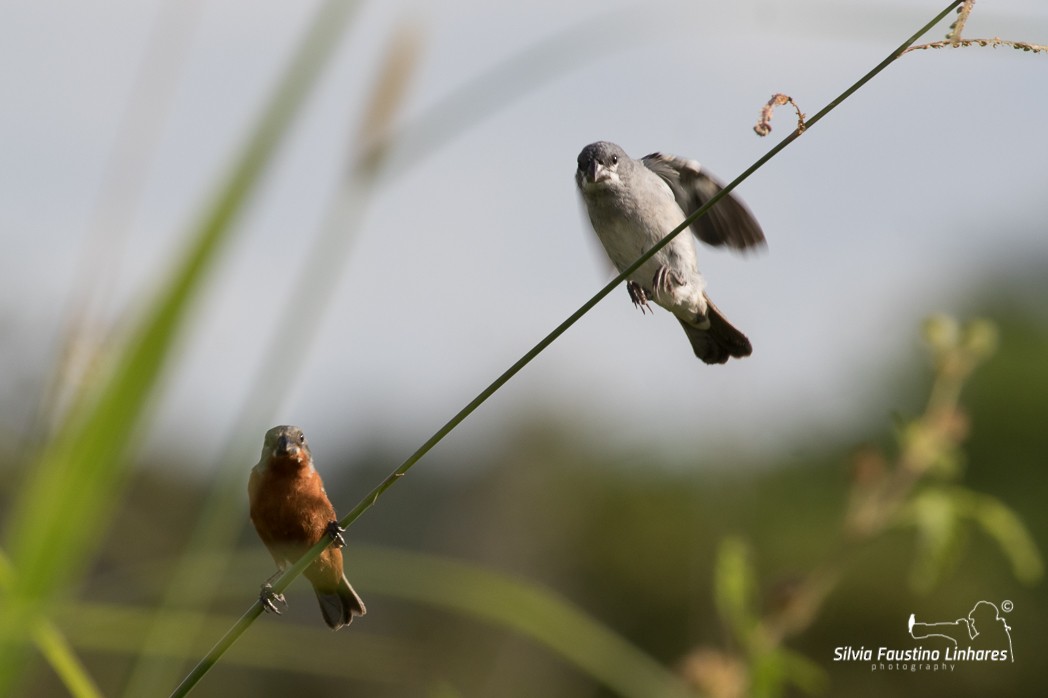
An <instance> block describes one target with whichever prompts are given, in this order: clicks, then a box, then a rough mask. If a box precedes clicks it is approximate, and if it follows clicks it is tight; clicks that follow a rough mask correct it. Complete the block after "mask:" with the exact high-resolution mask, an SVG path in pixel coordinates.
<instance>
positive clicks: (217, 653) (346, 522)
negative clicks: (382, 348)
mask: <svg viewBox="0 0 1048 698" xmlns="http://www.w3.org/2000/svg"><path fill="white" fill-rule="evenodd" d="M961 2H963V0H954V2H951V3H950V4H949V6H947V8H946V9H944V10H943V11H942V12H940V13H939V14H937V15H936V16H935V18H934V19H932V20H931V21H930V22H928V23H927V24H925V25H924V26H923V27H922V28H921V29H920V30H919V31H918V32H916V33H915V34H914V35H913V36H911V37H910V38H909V39H907V40H906V41H905V42H903V43H902V44H901V45H900V46H899V47H898V48H897V49H895V50H894V51H892V52H891V53H890V54H889V55H888V57H887V58H885V59H884V60H883V61H881V62H880V63H878V64H877V66H875V67H874V68H873V69H872V70H870V71H869V72H868V73H866V74H865V75H864V76H863V77H861V78H860V79H859V80H858V81H856V82H855V83H854V84H852V85H851V86H850V87H848V89H846V90H845V91H844V92H842V93H841V95H840V96H839V97H837V98H836V99H834V100H833V101H832V102H830V103H829V104H828V105H826V106H825V107H824V108H823V109H822V110H820V111H819V112H818V113H817V114H816V115H815V116H813V117H812V118H811V119H809V120H808V121H807V122H805V124H804V127H803V129H802V128H798V129H796V130H794V131H793V133H791V134H790V135H788V136H786V137H785V138H784V139H783V140H782V141H781V142H779V143H778V144H777V145H776V146H774V147H773V148H772V149H771V150H769V151H768V152H767V153H766V154H765V155H764V156H763V157H761V158H760V159H759V160H757V161H756V162H755V163H754V164H753V165H751V166H750V167H749V168H748V169H746V170H745V171H744V172H743V173H742V174H740V175H739V176H738V177H736V178H735V179H734V180H732V181H731V182H730V183H728V184H727V185H725V187H724V188H723V189H722V190H721V191H720V192H718V193H717V195H715V196H714V197H712V198H711V199H710V200H709V201H708V202H707V203H706V205H704V206H702V207H701V208H699V209H698V210H697V211H695V212H693V213H692V214H691V215H689V216H688V217H687V218H685V219H684V221H683V222H682V223H681V224H680V225H678V226H677V227H676V228H674V229H673V230H672V231H670V233H668V234H667V235H666V237H664V238H663V239H662V240H661V241H660V242H659V243H658V244H656V245H654V246H653V247H652V248H651V249H650V250H648V251H647V252H645V253H644V254H643V255H641V257H640V258H638V259H637V261H635V262H634V263H633V264H631V265H630V266H629V267H627V268H626V269H624V270H623V271H622V272H621V273H620V274H619V275H618V276H616V277H615V278H614V279H612V280H611V281H610V282H609V283H608V284H607V285H605V286H604V287H603V288H602V289H600V290H599V291H598V292H597V293H596V294H595V295H594V296H593V297H592V298H590V299H589V300H588V301H586V303H584V304H583V305H582V307H580V308H579V309H578V310H576V311H575V312H574V313H572V314H571V316H570V317H568V319H567V320H565V321H564V322H562V323H561V324H560V325H558V326H557V327H556V328H555V329H554V330H553V331H552V332H550V333H549V334H548V335H546V336H545V337H544V338H543V339H542V340H541V341H540V342H539V343H538V344H536V345H535V346H534V347H533V348H532V349H531V350H530V351H528V352H527V353H526V354H524V356H522V357H521V358H520V359H519V360H518V361H516V362H515V363H514V364H513V365H512V366H510V367H509V368H508V369H506V371H504V372H503V373H502V375H500V376H499V377H498V378H496V379H495V380H494V381H493V382H492V383H491V384H490V385H489V386H488V387H487V388H485V389H484V390H483V391H481V392H480V394H479V395H477V396H476V397H475V398H474V399H473V400H471V401H470V402H469V404H467V405H466V406H465V407H463V408H462V409H461V410H460V411H459V412H458V413H457V414H456V415H455V416H454V417H452V418H451V419H450V420H448V422H447V423H446V424H444V426H442V427H441V428H440V429H439V430H437V432H436V433H435V434H433V436H431V437H430V438H429V439H428V440H427V441H426V442H425V443H424V444H422V446H420V447H419V448H418V450H416V451H415V452H414V453H413V454H411V456H409V457H408V459H407V460H406V461H404V462H403V463H402V464H401V465H400V467H398V468H397V469H396V470H394V471H393V472H392V473H390V474H389V476H387V477H386V479H385V480H383V481H382V482H381V483H379V485H378V486H377V487H375V488H374V489H373V490H372V491H371V492H369V493H368V494H367V495H366V496H365V497H364V498H363V499H362V500H361V501H360V502H359V503H358V504H357V505H356V506H355V507H354V508H353V510H352V511H350V512H349V513H348V514H346V515H345V516H344V517H342V519H341V520H340V521H339V524H340V525H341V526H343V527H344V528H345V527H348V526H350V525H352V523H353V522H354V521H356V520H357V519H358V518H360V516H362V515H363V514H364V512H365V511H367V510H368V509H370V508H371V507H372V506H374V504H375V502H377V501H378V499H379V497H381V496H382V494H383V493H384V492H385V491H386V490H388V489H389V488H390V487H392V486H393V483H395V482H396V481H397V480H399V479H400V478H402V477H403V476H404V475H406V474H407V472H408V471H409V470H410V469H411V468H412V466H414V465H415V463H417V462H418V461H419V460H421V459H422V457H423V456H425V455H426V453H428V452H429V451H430V450H431V449H432V448H433V447H434V446H436V445H437V444H438V443H439V442H440V441H441V440H442V439H443V438H444V437H445V436H447V435H448V434H449V433H451V431H452V430H453V429H454V428H455V427H457V426H458V425H459V424H461V423H462V422H463V421H464V420H465V419H466V418H467V417H468V416H469V415H470V414H472V413H473V411H474V410H476V409H477V408H478V407H480V405H482V404H483V403H484V402H485V401H486V400H487V399H488V398H489V397H491V396H492V395H493V394H495V392H496V391H497V390H498V389H499V388H501V387H502V386H503V385H505V384H506V383H507V382H509V380H510V379H511V378H513V376H515V375H516V374H517V373H519V372H520V370H521V369H523V368H524V367H525V366H526V365H528V364H529V363H530V362H531V360H532V359H534V358H535V357H536V356H538V355H539V354H540V353H542V351H543V350H545V349H546V347H548V346H549V345H550V344H552V343H553V342H554V341H556V340H557V339H558V338H559V337H560V336H561V335H562V334H564V333H565V332H566V331H567V330H568V328H570V327H571V326H572V325H574V324H575V323H576V322H577V321H578V320H579V319H580V318H581V317H582V316H583V315H585V314H586V313H588V312H589V311H590V310H591V309H592V308H593V307H594V306H596V305H597V303H599V302H600V301H601V300H603V299H604V297H605V296H607V295H608V294H609V293H611V291H612V290H613V289H614V288H615V287H616V286H618V285H619V284H620V283H622V282H623V281H625V280H626V279H627V278H628V277H629V275H630V274H632V273H633V272H634V271H636V270H637V269H639V268H640V267H641V266H642V265H643V264H644V263H645V262H647V261H648V260H649V259H650V258H651V257H652V256H654V255H655V254H656V253H658V251H659V250H661V249H662V248H663V247H665V246H666V245H668V244H669V243H670V241H671V240H672V239H673V238H675V237H676V236H677V235H679V234H680V233H681V231H683V230H685V229H686V228H688V226H690V225H691V224H692V223H693V222H694V221H695V220H697V219H698V218H699V217H700V216H702V215H704V214H705V213H706V211H708V210H709V209H710V208H711V207H712V206H714V205H715V204H716V203H717V202H718V201H720V199H721V198H723V197H724V196H727V195H728V193H729V192H731V191H732V190H733V189H735V188H736V187H737V186H738V185H739V184H741V183H742V182H743V181H745V180H746V179H747V178H748V177H749V176H750V175H751V174H753V173H754V172H755V171H757V170H758V169H759V168H760V167H762V166H763V165H764V164H765V163H766V162H767V161H768V160H770V159H771V158H773V157H774V156H775V155H777V154H778V153H779V152H780V151H782V150H783V149H784V148H785V147H786V146H788V145H789V144H790V143H792V142H793V141H795V140H796V139H797V138H798V137H799V136H800V135H801V133H803V132H805V131H807V130H808V129H810V128H811V127H812V126H814V125H815V124H816V123H817V122H818V121H819V120H821V119H822V118H823V117H824V116H826V115H827V114H828V113H830V112H831V111H832V110H833V109H835V108H836V107H837V106H838V105H839V104H840V103H841V102H843V101H844V100H845V99H847V98H848V97H850V96H851V95H852V94H853V93H854V92H855V91H856V90H858V89H859V88H860V87H862V86H863V85H865V84H866V83H867V82H869V81H870V80H871V79H872V78H873V77H874V76H875V75H877V74H878V73H880V72H881V71H882V70H884V69H885V68H886V67H887V66H888V65H890V64H891V63H892V62H893V61H895V60H896V59H897V58H898V57H899V56H900V55H902V53H903V52H904V51H905V50H906V49H907V48H908V47H909V46H911V45H912V44H913V43H915V42H916V41H917V39H919V38H920V37H921V36H923V35H924V34H925V33H927V32H928V31H929V30H930V29H931V28H932V27H933V26H935V25H936V24H938V23H939V22H940V21H942V19H943V18H944V17H946V15H948V14H949V13H950V12H951V11H953V10H954V9H955V8H956V7H957V6H958V5H960V4H961ZM328 544H329V542H328V541H327V540H326V539H325V540H321V541H319V542H318V543H317V544H316V545H314V546H313V547H312V548H311V549H310V550H309V551H308V552H307V553H306V554H305V555H303V556H302V557H301V558H300V559H299V560H298V562H296V563H295V564H294V565H293V566H291V567H290V568H288V569H287V570H286V571H285V572H284V574H282V575H281V576H280V577H279V578H278V579H277V580H276V581H275V582H274V583H273V590H274V591H275V592H276V593H281V592H283V591H284V590H285V589H286V588H287V587H288V586H289V585H290V584H291V582H292V581H293V580H294V579H295V577H297V576H299V575H300V574H302V572H303V571H304V570H305V569H306V567H308V566H309V565H310V564H311V563H312V562H313V560H314V559H315V558H316V557H317V556H318V555H319V554H320V553H321V551H322V550H324V548H326V547H327V546H328ZM261 613H262V604H261V603H260V602H259V601H256V602H255V603H254V604H253V605H252V606H251V608H250V609H248V611H247V612H246V613H245V614H244V615H243V616H241V618H240V620H238V621H237V623H236V624H235V625H234V626H233V627H232V628H230V629H229V631H227V633H226V634H225V635H224V636H223V637H222V638H221V639H220V640H219V641H218V643H217V644H216V645H215V646H214V647H213V648H212V649H211V651H210V652H208V654H207V655H206V656H205V657H204V658H203V659H202V660H201V661H200V663H199V664H197V666H196V667H194V668H193V670H192V672H190V674H189V675H188V676H186V678H185V679H184V680H183V681H182V683H181V684H179V685H178V687H177V688H176V689H175V691H174V692H173V693H172V694H171V695H172V697H173V698H174V697H177V696H185V695H187V694H188V693H189V691H191V690H192V689H193V687H194V686H196V684H197V683H198V682H199V681H200V679H201V678H203V677H204V675H205V674H207V672H208V671H209V670H210V669H211V667H212V666H214V665H215V663H216V662H217V661H218V660H219V659H220V658H221V656H222V655H223V654H224V653H225V651H226V650H228V649H229V647H230V646H232V645H233V643H234V642H236V640H237V639H238V638H239V637H240V635H242V634H243V633H244V631H245V630H247V628H248V627H249V626H250V625H251V623H252V622H253V621H254V620H255V618H257V617H258V616H259V614H261Z"/></svg>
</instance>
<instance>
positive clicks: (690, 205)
mask: <svg viewBox="0 0 1048 698" xmlns="http://www.w3.org/2000/svg"><path fill="white" fill-rule="evenodd" d="M641 162H642V163H644V165H645V167H647V168H648V169H649V170H651V171H652V172H654V173H655V174H657V175H658V176H659V177H661V178H662V180H663V181H664V182H666V184H668V185H669V187H670V190H671V191H672V192H673V197H674V198H675V199H676V200H677V204H678V205H679V206H680V207H681V208H682V209H683V210H684V213H685V215H691V214H692V213H694V212H695V211H697V210H698V209H699V208H700V207H701V206H703V205H705V204H706V202H707V201H709V200H710V199H711V198H713V196H714V195H716V193H717V192H719V191H720V190H721V189H722V188H723V185H722V184H721V183H720V182H719V181H717V180H716V179H715V178H713V177H712V176H710V175H709V174H707V173H705V172H703V170H702V166H701V165H699V163H697V162H695V161H694V160H685V159H684V158H679V157H676V156H674V155H667V154H665V153H652V154H651V155H646V156H644V157H643V158H641ZM691 230H692V232H693V233H695V235H696V236H697V237H698V238H699V239H700V240H702V241H703V242H705V243H706V244H707V245H713V246H714V247H720V246H721V245H727V246H728V247H731V248H733V249H736V250H744V249H747V248H751V247H758V246H761V245H764V244H765V240H764V232H763V231H762V230H761V227H760V224H758V223H757V220H756V219H755V218H754V217H753V214H751V213H750V212H749V209H747V208H746V206H745V205H743V203H742V202H741V201H739V200H738V199H736V198H735V197H734V196H732V195H731V194H728V195H727V196H725V197H724V198H722V199H721V200H720V201H718V202H717V204H716V205H715V206H714V207H713V208H711V209H710V210H709V211H707V212H706V215H704V216H702V217H701V218H699V220H697V221H695V222H694V223H692V224H691Z"/></svg>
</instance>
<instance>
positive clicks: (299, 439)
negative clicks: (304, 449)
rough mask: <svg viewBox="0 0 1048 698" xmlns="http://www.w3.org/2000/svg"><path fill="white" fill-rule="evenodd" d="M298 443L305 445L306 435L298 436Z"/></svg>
mask: <svg viewBox="0 0 1048 698" xmlns="http://www.w3.org/2000/svg"><path fill="white" fill-rule="evenodd" d="M298 442H299V443H300V444H304V443H306V435H305V434H299V435H298Z"/></svg>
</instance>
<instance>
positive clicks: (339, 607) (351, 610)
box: [313, 575, 368, 630]
mask: <svg viewBox="0 0 1048 698" xmlns="http://www.w3.org/2000/svg"><path fill="white" fill-rule="evenodd" d="M313 590H314V591H315V592H316V593H317V601H319V602H320V612H321V613H323V614H324V622H325V623H327V624H328V627H329V628H331V629H332V630H338V629H339V628H341V627H342V626H344V625H349V624H350V623H351V622H353V616H362V615H364V614H365V613H367V612H368V611H367V608H365V607H364V602H363V601H361V600H360V597H359V596H357V592H355V591H353V587H352V586H351V585H350V583H349V580H348V579H346V576H345V575H342V580H341V581H340V582H339V584H338V589H336V590H335V591H322V590H321V589H319V588H317V587H313Z"/></svg>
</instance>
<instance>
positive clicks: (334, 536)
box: [325, 521, 346, 548]
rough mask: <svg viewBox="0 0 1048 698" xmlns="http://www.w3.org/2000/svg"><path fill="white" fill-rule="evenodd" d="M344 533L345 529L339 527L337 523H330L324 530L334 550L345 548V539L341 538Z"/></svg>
mask: <svg viewBox="0 0 1048 698" xmlns="http://www.w3.org/2000/svg"><path fill="white" fill-rule="evenodd" d="M345 532H346V529H344V528H342V527H341V526H339V525H338V521H332V522H331V523H329V524H328V525H327V529H325V533H327V535H328V538H330V539H331V544H332V545H333V546H335V547H336V548H344V547H346V539H345V538H343V537H342V534H343V533H345Z"/></svg>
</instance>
